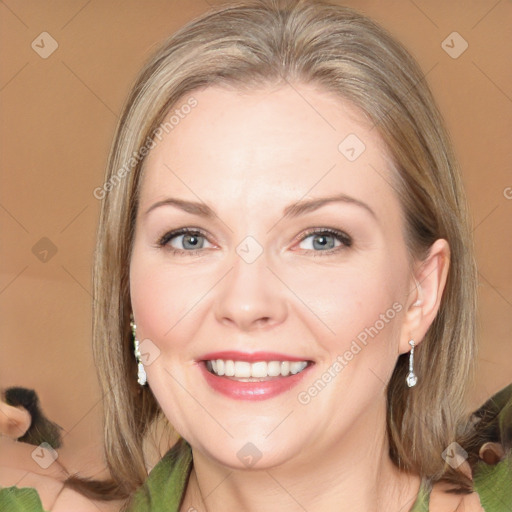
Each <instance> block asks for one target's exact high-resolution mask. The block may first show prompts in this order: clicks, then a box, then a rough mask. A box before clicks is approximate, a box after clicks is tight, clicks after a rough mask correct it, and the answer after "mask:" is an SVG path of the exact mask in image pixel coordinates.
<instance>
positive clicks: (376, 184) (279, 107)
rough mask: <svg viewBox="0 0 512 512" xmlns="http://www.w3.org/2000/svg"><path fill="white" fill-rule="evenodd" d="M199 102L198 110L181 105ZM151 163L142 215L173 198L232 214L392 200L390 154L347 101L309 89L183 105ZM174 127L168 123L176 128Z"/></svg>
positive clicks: (221, 96) (209, 95) (219, 96)
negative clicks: (351, 199)
mask: <svg viewBox="0 0 512 512" xmlns="http://www.w3.org/2000/svg"><path fill="white" fill-rule="evenodd" d="M191 98H193V100H194V101H195V106H194V107H193V108H183V109H182V110H181V111H180V106H183V105H185V104H187V102H188V103H190V104H191ZM166 121H167V125H166V126H167V130H162V132H161V133H162V135H161V137H160V138H161V140H158V139H155V142H156V145H155V147H154V148H153V149H152V150H151V152H150V153H149V155H148V157H147V158H146V161H145V165H144V172H143V178H142V187H141V196H140V201H141V206H142V208H141V209H144V207H145V206H146V205H149V204H148V203H150V202H154V201H158V200H161V199H163V198H164V197H165V196H167V195H172V196H175V197H180V198H182V199H190V200H194V201H197V200H202V201H204V202H206V203H207V204H212V205H217V204H219V202H220V203H225V202H226V200H227V199H229V201H230V203H231V204H232V205H233V208H236V209H238V211H239V212H240V208H243V209H249V210H250V209H252V208H261V207H262V206H263V207H265V205H266V204H268V206H269V207H270V206H272V205H273V204H275V203H276V202H279V203H283V204H288V203H289V202H290V201H294V200H298V199H301V198H303V197H307V198H315V197H320V196H324V195H332V193H336V192H339V193H346V194H350V195H353V196H355V197H357V198H358V199H362V200H367V199H369V198H371V197H374V199H373V203H374V204H375V206H376V209H377V210H378V209H379V204H378V203H379V202H380V203H382V204H381V207H382V206H383V205H384V203H386V202H387V203H388V207H389V206H390V205H389V202H393V201H394V202H395V203H396V204H395V206H397V199H396V197H395V196H396V194H394V191H393V189H392V187H391V186H390V184H391V182H392V177H391V171H390V169H389V167H390V165H389V162H388V158H387V152H386V148H385V146H384V144H383V142H382V140H381V138H380V137H379V134H378V131H377V130H376V129H375V128H373V127H372V125H371V123H370V122H369V121H368V120H367V119H366V118H365V116H364V115H363V114H362V113H361V112H360V111H359V110H358V109H356V108H355V107H354V106H353V105H351V104H350V103H349V102H347V101H345V100H343V99H341V98H339V97H337V96H335V95H333V94H332V93H328V92H326V91H324V90H322V89H319V88H317V87H314V86H311V85H300V86H299V85H294V86H290V85H287V86H283V87H280V88H278V89H275V88H274V89H270V88H269V89H261V90H254V91H251V92H243V93H242V92H240V91H236V90H232V89H228V88H225V87H219V86H213V87H208V88H206V89H203V90H199V91H195V92H193V93H191V94H190V95H189V96H187V97H184V98H183V99H182V100H181V101H180V102H178V103H177V104H176V105H175V106H174V107H173V109H172V110H171V112H169V114H168V116H167V118H166ZM170 121H172V122H170Z"/></svg>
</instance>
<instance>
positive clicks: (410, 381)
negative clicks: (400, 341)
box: [405, 340, 418, 388]
mask: <svg viewBox="0 0 512 512" xmlns="http://www.w3.org/2000/svg"><path fill="white" fill-rule="evenodd" d="M409 345H411V351H410V352H409V373H408V374H407V377H406V378H405V382H407V385H408V386H409V387H410V388H412V387H414V386H416V384H417V383H418V377H417V375H416V374H415V373H414V340H409Z"/></svg>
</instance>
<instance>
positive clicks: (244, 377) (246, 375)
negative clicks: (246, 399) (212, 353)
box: [204, 359, 314, 382]
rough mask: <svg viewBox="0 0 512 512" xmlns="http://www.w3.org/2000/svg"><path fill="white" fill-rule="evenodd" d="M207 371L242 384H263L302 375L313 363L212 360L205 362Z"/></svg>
mask: <svg viewBox="0 0 512 512" xmlns="http://www.w3.org/2000/svg"><path fill="white" fill-rule="evenodd" d="M204 363H205V365H206V369H207V370H208V371H209V372H210V373H212V374H213V375H216V376H217V377H225V378H228V379H231V380H237V381H240V382H263V381H267V380H273V379H279V378H282V377H290V376H291V375H296V374H297V373H301V372H302V371H304V369H305V368H307V367H308V366H311V365H312V364H314V363H313V361H277V360H276V361H256V362H254V363H250V362H248V361H234V360H232V359H212V360H207V361H204Z"/></svg>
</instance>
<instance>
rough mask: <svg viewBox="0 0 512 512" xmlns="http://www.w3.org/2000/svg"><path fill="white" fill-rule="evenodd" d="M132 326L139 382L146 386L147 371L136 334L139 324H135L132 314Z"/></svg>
mask: <svg viewBox="0 0 512 512" xmlns="http://www.w3.org/2000/svg"><path fill="white" fill-rule="evenodd" d="M130 327H131V328H132V335H133V345H134V354H135V359H136V360H137V366H138V371H137V377H138V378H137V382H138V383H139V384H140V385H141V386H145V385H146V382H147V377H146V371H145V370H144V365H143V364H142V361H141V359H140V358H141V354H140V350H139V340H138V339H137V334H136V329H137V326H136V325H135V322H134V321H133V316H131V318H130Z"/></svg>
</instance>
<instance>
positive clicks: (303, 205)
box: [145, 194, 377, 219]
mask: <svg viewBox="0 0 512 512" xmlns="http://www.w3.org/2000/svg"><path fill="white" fill-rule="evenodd" d="M335 202H341V203H348V204H354V205H356V206H360V207H361V208H363V209H365V210H366V211H367V212H368V213H370V214H371V215H372V216H373V217H374V218H375V219H377V215H376V214H375V212H374V211H373V210H372V209H371V208H370V206H368V205H367V204H366V203H364V202H363V201H360V200H359V199H356V198H354V197H350V196H347V195H346V194H337V195H334V196H329V197H320V198H317V199H310V200H307V201H297V202H295V203H292V204H290V205H288V206H287V207H286V208H285V209H284V210H283V218H291V217H298V216H299V215H303V214H305V213H309V212H312V211H315V210H318V209H319V208H321V207H322V206H325V205H327V204H330V203H335ZM160 206H175V207H176V208H179V209H181V210H183V211H185V212H187V213H190V214H192V215H198V216H200V217H205V218H209V219H210V218H214V217H217V215H216V214H215V212H214V211H213V209H212V208H210V207H209V206H208V205H206V204H205V203H200V202H197V201H185V200H183V199H177V198H174V197H168V198H166V199H163V200H162V201H158V202H156V203H155V204H153V205H152V206H150V207H149V208H148V209H147V210H146V213H145V215H147V214H148V213H149V212H151V211H152V210H154V209H156V208H159V207H160Z"/></svg>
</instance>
